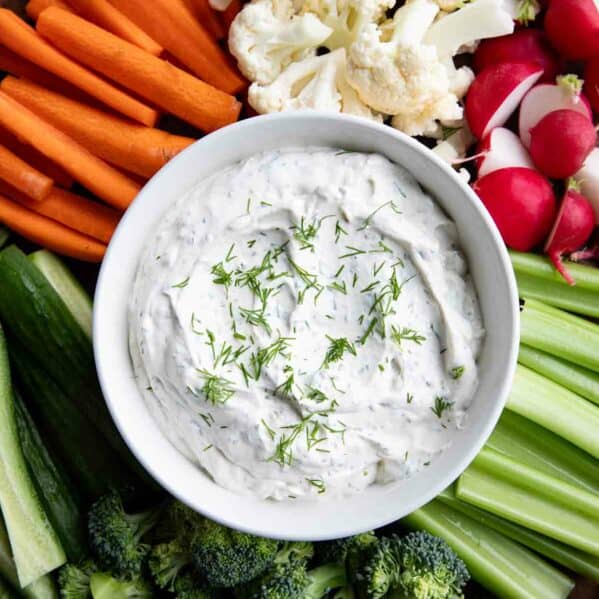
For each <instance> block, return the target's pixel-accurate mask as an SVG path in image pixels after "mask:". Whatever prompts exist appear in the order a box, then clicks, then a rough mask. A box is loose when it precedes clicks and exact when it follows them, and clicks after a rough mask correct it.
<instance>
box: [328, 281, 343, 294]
mask: <svg viewBox="0 0 599 599" xmlns="http://www.w3.org/2000/svg"><path fill="white" fill-rule="evenodd" d="M329 289H332V290H333V291H338V292H339V293H342V294H343V295H347V285H346V284H345V281H342V282H341V283H339V282H338V281H333V282H332V283H331V284H330V285H329Z"/></svg>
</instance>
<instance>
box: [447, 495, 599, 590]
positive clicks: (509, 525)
mask: <svg viewBox="0 0 599 599" xmlns="http://www.w3.org/2000/svg"><path fill="white" fill-rule="evenodd" d="M438 500H440V501H442V502H443V503H445V504H447V505H449V506H451V507H452V508H453V509H454V510H457V511H458V512H460V513H462V514H465V515H466V516H469V517H470V518H472V519H473V520H476V521H477V522H478V523H479V524H482V525H483V526H488V527H489V528H492V529H493V530H495V531H497V532H499V533H501V534H503V535H505V536H506V537H508V538H510V539H513V540H514V541H517V542H518V543H521V544H522V545H524V546H526V547H528V548H529V549H532V550H533V551H536V552H537V553H540V554H541V555H543V556H544V557H547V558H549V559H550V560H553V561H554V562H556V563H558V564H560V565H562V566H564V567H565V568H568V569H569V570H572V572H577V573H578V574H582V576H586V577H587V578H590V579H591V580H597V581H599V557H597V556H595V555H591V554H589V553H585V552H584V551H580V550H579V549H575V548H574V547H570V546H569V545H565V544H564V543H560V542H559V541H556V540H554V539H550V538H549V537H546V536H545V535H541V534H539V533H538V532H535V531H534V530H530V529H529V528H524V527H522V526H518V525H517V524H514V523H513V522H509V521H508V520H504V519H503V518H499V517H498V516H495V515H493V514H490V513H489V512H485V511H484V510H481V509H479V508H477V507H474V506H473V505H470V504H468V503H465V502H463V501H460V500H459V499H458V498H457V497H456V496H455V491H454V490H452V489H447V490H446V491H444V492H443V493H441V495H439V497H438Z"/></svg>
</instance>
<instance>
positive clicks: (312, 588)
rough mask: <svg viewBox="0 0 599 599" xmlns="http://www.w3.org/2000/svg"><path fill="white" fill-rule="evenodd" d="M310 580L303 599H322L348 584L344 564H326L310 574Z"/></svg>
mask: <svg viewBox="0 0 599 599" xmlns="http://www.w3.org/2000/svg"><path fill="white" fill-rule="evenodd" d="M308 577H309V579H310V581H309V583H308V586H307V587H306V588H305V589H304V594H303V595H302V599H322V598H323V597H326V596H328V594H329V593H330V592H331V591H334V590H335V589H339V588H342V587H344V586H345V585H346V584H347V576H346V574H345V566H344V565H343V564H325V565H324V566H319V567H318V568H314V569H313V570H310V571H309V572H308Z"/></svg>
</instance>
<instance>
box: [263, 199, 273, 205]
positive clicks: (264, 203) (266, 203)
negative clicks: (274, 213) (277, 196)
mask: <svg viewBox="0 0 599 599" xmlns="http://www.w3.org/2000/svg"><path fill="white" fill-rule="evenodd" d="M260 206H272V204H271V203H270V202H265V201H264V200H262V201H261V202H260Z"/></svg>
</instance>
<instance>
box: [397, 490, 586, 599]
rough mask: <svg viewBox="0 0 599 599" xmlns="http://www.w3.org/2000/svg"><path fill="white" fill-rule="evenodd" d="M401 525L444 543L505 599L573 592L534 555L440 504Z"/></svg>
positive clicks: (546, 598)
mask: <svg viewBox="0 0 599 599" xmlns="http://www.w3.org/2000/svg"><path fill="white" fill-rule="evenodd" d="M402 523H403V524H405V525H406V526H407V527H408V528H412V529H424V530H427V531H428V532H430V533H431V534H434V535H437V536H439V537H441V538H443V539H445V541H447V543H448V544H449V545H450V546H451V547H452V548H453V550H454V551H455V552H456V553H457V554H458V555H459V556H460V557H461V558H462V560H464V562H465V564H466V566H467V568H468V570H469V571H470V574H471V575H472V578H474V580H476V581H477V582H478V583H479V584H481V585H482V586H484V587H485V588H486V589H488V590H489V591H491V592H492V593H494V594H495V595H497V596H498V597H502V598H503V599H559V598H561V599H565V598H566V597H567V596H568V595H569V594H570V591H571V590H572V588H573V587H574V582H573V581H572V580H571V579H570V578H568V577H567V576H566V575H565V574H563V573H562V572H560V571H559V570H557V569H556V568H554V567H553V566H551V565H550V564H548V563H547V562H545V561H544V560H542V559H541V558H540V557H538V556H537V555H535V554H534V553H533V552H531V551H529V550H528V549H526V548H525V547H522V546H521V545H519V544H518V543H515V542H514V541H512V540H511V539H508V538H507V537H505V536H503V535H501V534H499V533H497V532H495V531H494V530H492V529H490V528H488V527H487V526H482V525H481V524H479V523H478V522H476V521H475V520H473V519H472V518H469V517H468V516H466V515H464V514H462V513H460V512H458V511H456V510H454V509H452V508H451V507H449V506H448V505H445V504H444V503H442V502H440V501H439V500H435V501H433V502H431V503H429V504H428V505H425V506H424V507H423V508H420V509H419V510H417V511H415V512H413V513H412V514H410V515H409V516H407V517H406V518H404V519H403V520H402Z"/></svg>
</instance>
